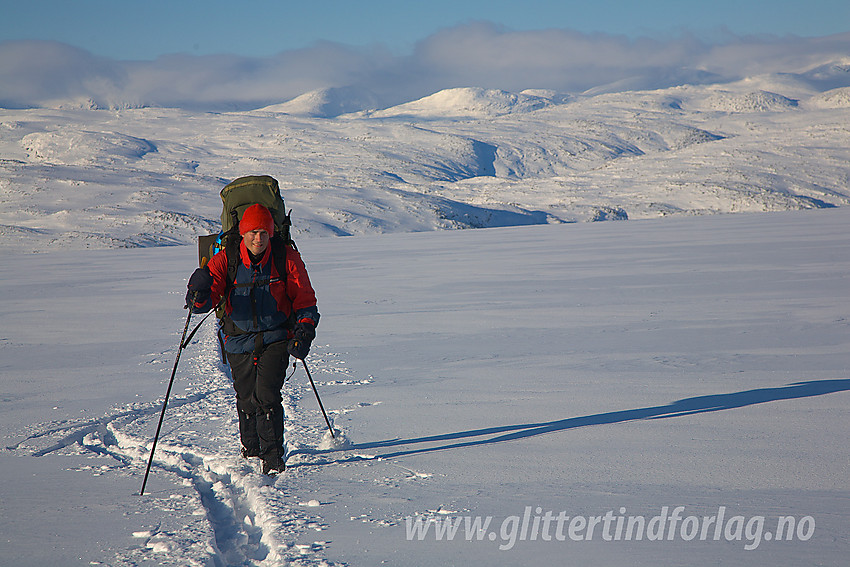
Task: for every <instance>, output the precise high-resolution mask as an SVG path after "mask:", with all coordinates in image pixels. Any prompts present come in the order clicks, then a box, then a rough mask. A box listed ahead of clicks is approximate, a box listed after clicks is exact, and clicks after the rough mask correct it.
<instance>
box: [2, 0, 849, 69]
mask: <svg viewBox="0 0 850 567" xmlns="http://www.w3.org/2000/svg"><path fill="white" fill-rule="evenodd" d="M0 8H2V14H3V17H2V18H0V41H5V40H27V39H39V40H53V41H59V42H62V43H67V44H70V45H73V46H76V47H79V48H82V49H84V50H87V51H89V52H91V53H93V54H95V55H100V56H106V57H109V58H112V59H119V60H134V59H135V60H140V59H141V60H150V59H155V58H156V57H158V56H160V55H164V54H171V53H186V54H192V55H208V54H221V53H231V54H237V55H243V56H255V57H264V56H269V55H274V54H277V53H280V52H283V51H288V50H294V49H301V48H307V47H310V46H313V45H315V43H316V42H317V41H321V40H329V41H334V42H338V43H342V44H345V45H348V46H369V45H374V44H380V45H382V46H384V47H386V48H388V49H389V50H390V51H392V52H393V53H395V54H402V53H406V52H410V51H411V50H412V49H413V47H414V45H415V44H416V43H417V42H418V41H420V40H422V39H424V38H426V37H428V36H430V35H432V34H433V33H435V32H437V31H439V30H441V29H444V28H450V27H452V26H456V25H459V24H468V23H470V22H475V21H488V22H493V23H495V24H497V25H500V26H504V27H505V28H506V29H508V30H513V31H528V30H544V29H549V28H558V29H569V30H575V31H578V32H583V33H593V32H604V33H607V34H623V35H626V36H629V37H632V38H634V37H638V36H649V37H654V38H663V37H670V36H674V35H680V34H681V33H682V32H683V31H688V32H691V33H695V34H696V35H698V36H699V37H701V38H709V39H711V38H712V37H714V36H722V35H723V30H727V31H728V32H730V33H732V34H735V35H748V34H772V35H779V36H783V35H787V34H793V35H798V36H804V37H811V36H825V35H831V34H836V33H842V32H847V31H850V1H848V0H757V1H752V0H641V1H631V0H561V1H559V0H519V1H513V2H509V1H503V0H425V1H420V0H299V1H297V2H292V1H288V0H280V1H274V0H267V1H257V0H242V1H240V2H234V1H233V0H229V1H227V2H225V1H220V0H203V1H198V0H167V1H163V0H146V1H144V2H126V1H123V0H73V1H72V0H26V1H21V0H14V1H10V0H0Z"/></svg>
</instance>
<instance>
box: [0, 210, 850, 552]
mask: <svg viewBox="0 0 850 567" xmlns="http://www.w3.org/2000/svg"><path fill="white" fill-rule="evenodd" d="M849 210H850V209H844V208H839V209H834V210H829V211H805V212H787V213H770V214H741V215H722V216H711V217H699V218H679V219H664V220H652V221H631V222H623V223H593V224H572V225H559V226H540V227H515V228H498V229H487V230H476V231H449V232H446V231H442V232H429V233H419V234H405V235H378V236H364V237H359V238H345V239H305V240H304V241H303V242H302V243H301V249H302V253H303V254H304V256H305V258H306V259H307V262H308V267H309V269H310V272H311V275H312V278H313V280H314V283H315V286H316V288H317V291H318V293H319V297H320V308H321V310H322V313H323V317H322V325H321V327H320V333H319V337H318V339H317V341H316V345H315V347H314V349H313V352H312V353H311V355H310V356H309V357H308V362H309V364H310V366H311V370H312V372H313V376H314V378H315V380H316V382H317V386H318V388H319V391H320V393H321V395H322V400H323V402H324V404H325V407H326V408H327V409H328V410H329V412H330V414H331V418H332V420H333V421H334V425H335V427H337V428H339V429H340V430H341V431H342V432H343V433H344V436H343V437H342V439H341V440H342V441H343V442H344V443H345V442H347V443H348V445H347V446H345V445H344V444H343V445H342V446H334V445H331V444H328V443H327V439H326V437H327V436H326V435H325V424H324V421H323V419H322V417H321V414H320V412H319V411H318V407H317V405H316V402H315V399H314V398H313V393H312V391H311V390H310V388H309V383H308V381H307V380H306V377H305V375H304V372H303V370H302V369H301V368H298V369H297V370H296V372H295V374H294V376H293V377H292V378H291V379H290V381H289V382H288V385H287V387H286V389H285V399H286V406H287V412H288V419H287V446H288V450H289V457H288V465H289V468H288V469H287V471H286V473H285V474H284V475H282V476H280V477H278V478H277V479H270V478H266V477H263V476H261V475H260V474H258V472H257V465H256V463H250V462H246V461H244V460H242V459H241V458H240V457H239V456H238V441H237V433H236V420H235V410H234V407H233V399H232V393H231V390H230V387H229V383H228V378H227V373H226V371H225V370H224V369H223V368H222V366H221V365H220V363H219V362H218V359H217V355H216V346H215V340H214V337H213V328H214V326H213V324H212V323H211V322H207V323H205V324H204V326H203V327H202V328H201V331H200V332H199V334H198V335H197V337H196V339H195V340H194V342H193V343H192V344H191V345H189V346H188V347H187V349H186V350H185V351H184V353H183V357H182V359H181V362H180V367H179V369H178V374H177V378H176V386H175V390H174V393H173V397H172V400H171V402H170V405H169V410H168V412H167V418H166V421H165V426H164V428H163V435H162V438H161V441H160V445H159V448H158V451H157V458H156V461H155V464H154V468H153V471H152V474H151V478H150V481H149V483H148V488H147V494H146V495H145V496H144V497H139V496H138V491H139V488H140V485H141V480H142V475H143V472H144V466H145V464H146V457H147V451H148V448H149V443H150V440H151V438H152V436H153V433H154V430H155V426H156V421H157V419H158V414H159V409H160V403H161V398H162V395H163V394H164V392H165V387H166V384H167V379H168V377H169V375H170V372H171V368H172V364H173V360H174V356H175V354H176V344H177V342H178V341H179V334H180V331H181V330H182V327H183V323H184V321H185V311H183V310H182V309H181V308H180V307H181V306H182V295H183V292H182V289H183V287H184V282H185V279H186V277H187V275H188V273H189V272H190V271H191V269H192V266H193V264H194V262H195V260H196V256H195V249H194V248H193V247H191V246H179V247H166V248H143V249H132V250H91V251H77V250H71V251H67V252H63V253H56V254H27V253H14V254H12V253H10V254H4V261H3V263H2V267H0V270H2V275H0V287H2V295H3V297H4V302H3V306H2V308H0V309H1V310H2V320H3V333H2V342H1V343H0V349H2V360H3V363H2V369H0V373H2V384H3V387H2V404H3V411H2V412H0V427H2V430H3V449H2V452H0V470H2V474H3V479H4V481H3V483H2V484H1V485H0V486H2V488H0V491H2V499H0V502H2V504H0V506H2V513H0V525H2V528H1V529H0V533H2V534H3V537H2V542H0V543H2V545H0V563H2V564H4V565H17V566H24V565H33V566H35V565H39V566H41V565H81V564H83V565H85V564H107V565H115V566H118V565H121V566H124V565H181V566H185V565H226V566H231V565H267V566H268V565H283V564H286V563H287V562H289V563H291V564H295V565H323V564H348V565H381V564H388V565H406V566H408V565H450V564H474V565H516V564H524V565H551V564H559V565H560V564H564V561H565V559H564V558H565V557H566V558H568V562H569V563H575V564H583V565H611V564H614V565H707V564H720V563H722V564H725V565H840V564H842V562H843V561H844V559H845V558H846V557H847V553H848V551H850V549H848V539H847V526H848V521H850V515H848V481H847V478H848V475H847V473H848V463H850V453H848V448H847V444H846V443H845V442H844V439H846V438H847V435H848V434H850V431H848V429H850V425H848V424H850V422H849V421H848V420H847V411H848V408H850V392H848V390H850V380H848V374H847V373H848V366H849V365H850V355H848V352H850V335H848V320H850V319H849V318H848V311H847V310H848V307H847V305H848V302H847V289H848V287H847V286H848V277H850V242H848V232H847V228H846V227H847V225H848V221H850V218H848V215H850V213H848V211H849ZM194 320H197V318H193V321H194ZM679 507H683V508H679ZM677 508H679V510H678V512H675V510H676V509H677ZM562 513H563V514H564V518H568V520H567V519H565V520H562V522H561V523H562V525H561V528H560V531H559V528H558V525H559V524H558V521H557V518H558V517H559V515H561V514H562ZM609 513H610V517H609V520H608V522H609V523H608V527H607V528H606V526H605V521H606V520H605V518H606V515H609ZM662 515H664V516H663V517H664V518H666V519H665V523H664V524H663V527H662V528H661V529H662V530H666V531H664V533H663V536H664V537H663V538H662V539H661V540H660V541H656V540H654V539H653V537H654V536H657V535H658V533H657V532H658V525H660V522H661V520H655V523H654V524H653V523H652V522H653V518H656V517H662ZM674 515H675V516H678V517H680V518H681V519H679V520H677V521H676V523H675V524H673V520H671V519H670V518H672V517H673V516H674ZM718 516H721V518H720V519H719V520H718V519H717V517H718ZM467 517H469V518H470V520H469V521H470V522H474V521H475V519H476V518H477V517H480V518H481V521H482V522H485V521H486V518H487V517H490V518H491V520H490V523H489V524H488V529H487V530H486V531H482V533H481V538H482V539H481V540H480V541H479V540H478V537H479V536H478V535H477V534H476V533H475V532H470V535H469V537H471V538H472V540H473V541H467V540H466V539H467V535H466V531H465V530H466V528H465V523H464V522H466V521H467V520H466V518H467ZM547 517H548V518H549V519H548V520H546V518H547ZM637 517H640V518H642V519H643V520H644V521H645V525H644V532H643V537H642V539H641V540H640V541H638V540H637V533H638V532H637V531H632V532H628V531H627V530H626V526H627V525H628V524H627V521H629V520H630V519H631V518H637ZM712 517H714V518H715V520H714V522H715V524H717V523H718V522H719V523H720V524H721V525H722V529H720V530H718V531H717V532H715V529H716V527H715V524H708V526H707V527H703V526H704V525H705V523H706V522H707V521H708V520H705V519H704V518H712ZM780 517H785V520H780ZM407 518H411V520H410V522H411V523H410V524H409V525H408V523H407V522H408V520H407ZM454 518H460V521H461V522H462V523H461V524H460V527H459V529H458V532H457V533H456V534H455V537H454V538H453V540H452V541H446V540H447V539H448V538H449V536H448V535H445V534H444V535H443V538H442V540H438V539H437V537H436V533H437V532H436V526H437V525H440V526H443V527H444V528H445V527H446V526H445V525H444V524H443V523H442V522H443V521H445V520H447V519H449V520H451V521H452V522H455V521H457V520H455V519H454ZM535 518H536V519H535ZM573 518H580V520H576V521H577V522H578V523H577V524H576V525H575V526H573V527H572V528H571V526H572V524H571V523H570V522H571V521H573ZM594 518H598V520H599V522H600V523H599V524H598V525H595V528H594V529H590V528H589V527H588V525H589V523H593V522H594V521H595V520H594ZM618 518H622V520H619V521H620V522H621V528H618V524H617V522H618ZM789 518H790V520H789ZM417 519H419V520H420V521H425V522H426V523H424V524H421V523H420V527H421V529H426V528H425V527H424V526H427V525H428V523H427V522H428V521H432V523H431V524H430V525H431V527H430V528H428V530H429V531H427V532H418V531H417V527H416V526H417V524H416V520H417ZM792 520H793V522H794V526H793V528H792V529H791V532H790V538H791V541H776V540H775V539H776V538H775V534H776V533H777V526H778V525H779V524H778V523H779V522H780V521H784V522H786V523H785V524H783V525H784V526H785V527H784V528H783V533H784V534H785V535H786V538H783V539H788V536H789V533H788V532H787V530H788V527H787V522H789V521H792ZM632 521H633V522H638V520H632ZM697 521H699V522H700V523H699V526H698V527H694V526H696V524H694V522H697ZM437 522H439V524H438V523H437ZM524 522H525V524H526V525H525V527H524V528H523V523H524ZM582 522H585V523H584V524H582ZM650 524H651V525H652V526H654V528H653V531H651V530H650V527H649V526H650ZM452 525H454V524H452ZM470 525H471V526H474V524H472V523H471V524H470ZM582 526H584V527H582ZM671 526H673V527H671ZM571 529H572V530H573V531H570V530H571ZM618 529H619V532H618ZM633 529H634V530H637V529H638V528H637V527H636V526H635V527H634V528H633ZM692 529H699V530H703V529H704V530H706V531H705V537H702V536H701V535H698V533H697V532H693V534H692V532H691V530H692ZM668 531H669V533H670V534H672V539H670V540H668V539H667V535H668ZM420 533H421V534H422V537H423V539H422V540H421V541H420V540H419V535H418V534H420ZM618 533H619V534H620V535H619V537H616V536H617V534H618ZM490 534H492V535H490ZM653 534H654V535H653ZM691 534H692V535H693V539H692V540H691V541H688V539H689V536H690V535H691ZM768 534H770V535H768ZM544 535H545V536H546V537H545V538H544ZM591 535H592V537H591ZM615 538H616V539H615ZM546 539H548V540H549V541H546ZM609 539H610V540H612V541H608V540H609ZM617 539H618V540H619V541H617ZM562 540H563V541H562ZM588 540H590V541H588ZM702 540H704V541H702Z"/></svg>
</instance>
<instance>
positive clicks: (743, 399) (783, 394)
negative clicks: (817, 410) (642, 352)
mask: <svg viewBox="0 0 850 567" xmlns="http://www.w3.org/2000/svg"><path fill="white" fill-rule="evenodd" d="M848 390H850V379H843V380H813V381H808V382H796V383H793V384H788V385H786V386H780V387H775V388H758V389H755V390H746V391H743V392H733V393H729V394H713V395H708V396H697V397H694V398H685V399H681V400H677V401H675V402H671V403H669V404H667V405H663V406H653V407H647V408H637V409H630V410H621V411H613V412H606V413H598V414H593V415H585V416H580V417H570V418H566V419H559V420H555V421H544V422H540V423H525V424H518V425H502V426H496V427H487V428H483V429H471V430H469V431H458V432H455V433H445V434H442V435H431V436H426V437H416V438H412V439H390V440H386V441H376V442H373V443H361V444H354V445H352V446H351V447H349V449H350V450H363V449H379V448H389V447H399V446H406V445H416V444H420V443H439V442H441V441H442V442H444V441H457V442H454V443H447V444H443V445H437V446H432V447H422V448H417V449H404V450H400V451H395V452H391V453H385V454H382V455H378V456H379V457H381V458H384V459H389V458H395V457H403V456H406V455H415V454H419V453H428V452H431V451H442V450H445V449H458V448H461V447H472V446H476V445H490V444H493V443H502V442H504V441H514V440H517V439H525V438H527V437H535V436H537V435H543V434H545V433H554V432H557V431H565V430H568V429H575V428H578V427H587V426H590V425H605V424H611V423H624V422H628V421H638V420H643V419H666V418H670V417H682V416H686V415H694V414H699V413H708V412H715V411H721V410H730V409H736V408H742V407H746V406H752V405H756V404H764V403H768V402H777V401H781V400H793V399H798V398H809V397H813V396H822V395H825V394H832V393H835V392H844V391H848ZM461 440H462V441H461Z"/></svg>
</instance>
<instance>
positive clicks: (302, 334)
mask: <svg viewBox="0 0 850 567" xmlns="http://www.w3.org/2000/svg"><path fill="white" fill-rule="evenodd" d="M292 334H293V336H292V338H291V339H290V340H289V344H288V345H287V346H286V350H287V351H289V354H290V355H292V356H293V357H295V358H297V359H298V360H304V359H305V358H306V357H307V354H308V353H309V352H310V343H312V342H313V339H315V338H316V327H315V326H314V325H313V324H312V323H307V322H302V323H296V324H295V329H293V331H292Z"/></svg>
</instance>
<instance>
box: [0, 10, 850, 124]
mask: <svg viewBox="0 0 850 567" xmlns="http://www.w3.org/2000/svg"><path fill="white" fill-rule="evenodd" d="M842 57H844V58H847V57H850V34H842V35H835V36H829V37H825V38H799V37H794V36H788V37H781V38H777V37H758V38H744V37H737V36H732V35H729V36H727V37H726V38H725V39H724V40H722V41H720V42H716V41H715V42H706V41H702V40H699V39H697V38H695V37H693V36H688V35H681V36H679V37H675V38H668V39H650V38H641V39H629V38H626V37H623V36H614V35H608V34H585V33H579V32H575V31H570V30H560V29H550V30H541V31H510V30H506V29H503V28H500V27H497V26H495V25H493V24H489V23H485V22H476V23H470V24H465V25H462V26H457V27H453V28H448V29H445V30H442V31H440V32H438V33H436V34H434V35H432V36H430V37H428V38H426V39H425V40H423V41H421V42H420V43H419V44H417V46H416V47H415V49H414V51H413V52H412V53H411V54H407V55H403V56H398V55H393V54H392V53H390V52H389V51H388V50H387V49H385V48H382V47H380V46H374V47H370V48H356V47H350V46H345V45H340V44H334V43H328V42H324V43H319V44H316V45H314V46H311V47H309V48H305V49H300V50H292V51H285V52H282V53H280V54H278V55H275V56H273V57H244V56H236V55H208V56H191V55H170V56H164V57H160V58H159V59H156V60H154V61H116V60H111V59H106V58H102V57H97V56H94V55H92V54H90V53H88V52H86V51H83V50H80V49H77V48H74V47H71V46H68V45H63V44H59V43H54V42H42V41H16V42H5V43H0V106H6V107H29V106H43V105H53V104H57V103H58V102H61V101H74V100H91V101H92V102H93V103H95V104H97V105H98V106H102V107H110V106H117V107H120V106H127V105H131V106H138V105H154V106H178V107H186V108H193V109H210V110H216V109H219V110H220V109H229V108H243V109H244V108H256V107H260V106H266V105H269V104H274V103H279V102H283V101H287V100H290V99H292V98H294V97H296V96H298V95H300V94H302V93H305V92H308V91H311V90H315V89H319V88H324V87H342V86H349V85H352V86H357V87H361V88H368V89H370V90H372V91H374V92H375V93H376V94H377V95H378V96H379V98H380V99H381V100H383V101H384V102H385V103H386V104H387V105H389V104H396V103H400V102H404V101H407V100H411V99H414V98H418V97H422V96H425V95H428V94H431V93H433V92H436V91H439V90H441V89H445V88H450V87H460V86H475V87H485V88H501V89H506V90H522V89H527V88H546V89H554V90H558V91H562V92H577V91H584V90H587V89H591V88H594V87H599V86H601V85H606V84H610V83H615V82H623V84H626V85H632V86H635V85H636V86H640V87H641V88H649V87H658V88H660V87H666V86H671V85H674V84H681V83H683V82H694V81H700V80H705V79H707V78H710V79H711V80H717V79H718V78H721V79H724V78H725V79H729V80H734V79H738V78H742V77H745V76H749V75H753V74H763V73H773V72H799V71H802V70H805V69H807V68H809V67H812V66H815V65H818V64H821V63H824V62H826V61H829V60H830V59H832V60H836V59H840V58H842Z"/></svg>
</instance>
